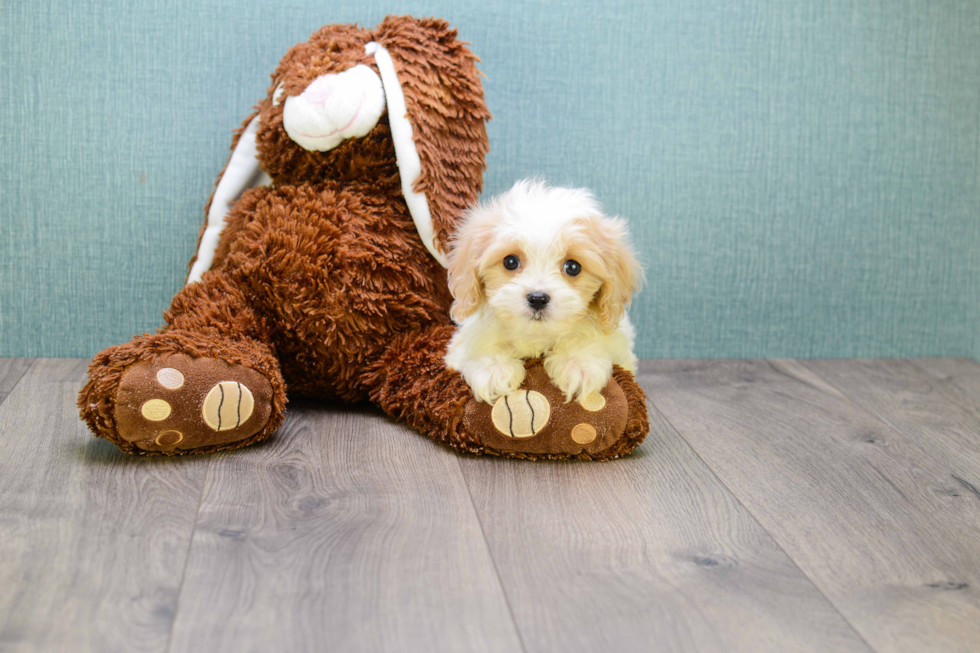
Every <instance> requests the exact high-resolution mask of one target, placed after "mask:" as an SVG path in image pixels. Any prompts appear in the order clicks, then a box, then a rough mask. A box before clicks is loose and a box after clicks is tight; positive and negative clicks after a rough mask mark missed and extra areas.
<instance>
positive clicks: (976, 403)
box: [911, 358, 980, 418]
mask: <svg viewBox="0 0 980 653" xmlns="http://www.w3.org/2000/svg"><path fill="white" fill-rule="evenodd" d="M911 360H912V363H913V364H914V365H916V366H917V367H919V368H920V369H922V370H924V371H925V372H927V373H929V374H931V375H932V376H934V377H935V378H936V379H938V380H939V385H938V387H939V389H940V390H941V391H942V392H943V393H945V394H946V396H947V397H949V398H950V399H951V400H953V401H955V402H956V403H958V404H959V405H960V406H962V407H963V408H965V409H967V410H969V411H970V412H972V413H973V414H974V415H976V416H977V417H978V418H980V364H978V363H977V362H976V361H974V360H972V359H969V358H914V359H911Z"/></svg>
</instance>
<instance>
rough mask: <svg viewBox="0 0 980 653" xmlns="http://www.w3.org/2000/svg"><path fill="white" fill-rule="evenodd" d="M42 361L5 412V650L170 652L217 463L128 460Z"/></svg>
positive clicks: (79, 375)
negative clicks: (198, 518)
mask: <svg viewBox="0 0 980 653" xmlns="http://www.w3.org/2000/svg"><path fill="white" fill-rule="evenodd" d="M85 366H86V361H82V360H69V359H61V360H57V359H52V360H37V361H35V363H34V365H33V366H32V367H31V369H30V370H29V371H28V372H27V374H25V375H24V377H23V378H22V379H21V381H20V383H18V384H17V386H16V387H15V388H14V390H13V391H12V392H11V393H10V395H9V396H8V397H7V400H6V401H5V402H4V403H3V405H2V406H0V561H2V562H0V588H3V589H2V591H0V649H3V650H4V651H163V650H165V649H166V644H167V638H168V635H169V633H170V626H171V623H172V617H173V612H174V608H175V605H176V600H177V593H178V592H177V590H178V586H179V581H180V576H181V571H182V570H183V567H184V562H185V560H186V555H187V550H188V544H189V542H190V535H191V532H192V529H193V524H194V513H195V510H196V508H197V504H198V502H199V499H200V495H201V489H202V487H203V482H204V473H205V467H206V460H204V459H197V460H182V461H177V460H166V459H159V458H158V459H144V458H135V457H131V456H126V455H124V454H121V453H119V452H118V450H117V449H116V448H115V447H114V446H113V445H111V444H109V443H107V442H105V441H101V440H95V439H94V438H93V437H92V436H91V434H90V433H89V432H88V430H87V429H86V428H85V426H84V424H82V422H81V421H80V420H79V418H78V412H77V409H76V408H75V397H76V395H77V393H78V389H79V387H80V386H81V383H82V379H83V377H84V373H85Z"/></svg>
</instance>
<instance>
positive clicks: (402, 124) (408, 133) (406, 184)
mask: <svg viewBox="0 0 980 653" xmlns="http://www.w3.org/2000/svg"><path fill="white" fill-rule="evenodd" d="M364 51H365V52H366V53H367V54H373V55H374V61H375V63H377V64H378V71H379V72H380V73H381V83H382V85H383V86H384V89H385V96H386V99H387V101H388V123H389V125H390V127H391V139H392V141H394V143H395V159H396V160H397V162H398V174H399V176H400V177H401V179H402V194H403V195H404V196H405V203H406V204H408V212H409V213H410V214H411V216H412V221H413V222H414V223H415V229H416V230H417V231H418V232H419V237H420V238H421V239H422V244H423V245H425V248H426V249H427V250H429V253H430V254H432V258H434V259H435V260H437V261H439V264H440V265H441V266H442V267H444V268H445V267H449V264H448V263H447V261H446V255H445V254H443V253H442V252H440V251H439V248H438V246H437V245H436V230H435V226H434V225H433V224H432V214H431V213H430V212H429V200H428V199H427V198H426V196H425V193H416V192H415V191H414V190H412V186H413V185H414V184H415V180H416V179H418V178H419V175H420V174H422V161H421V159H419V151H418V148H416V147H415V140H414V139H413V138H412V133H413V132H412V123H411V122H409V120H408V109H406V107H405V94H404V92H402V85H401V82H399V81H398V75H397V74H396V73H395V64H394V62H392V60H391V55H390V54H388V51H387V50H385V49H384V48H383V47H382V46H381V44H380V43H378V42H377V41H371V42H370V43H368V44H367V45H366V46H365V47H364Z"/></svg>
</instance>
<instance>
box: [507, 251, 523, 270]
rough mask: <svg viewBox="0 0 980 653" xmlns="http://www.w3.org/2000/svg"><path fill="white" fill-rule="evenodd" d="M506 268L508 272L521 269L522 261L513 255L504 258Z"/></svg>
mask: <svg viewBox="0 0 980 653" xmlns="http://www.w3.org/2000/svg"><path fill="white" fill-rule="evenodd" d="M504 267H505V268H507V269H508V270H516V269H517V268H519V267H521V259H519V258H517V257H516V256H514V255H513V254H511V255H510V256H505V257H504Z"/></svg>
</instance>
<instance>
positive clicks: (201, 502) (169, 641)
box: [163, 457, 214, 653]
mask: <svg viewBox="0 0 980 653" xmlns="http://www.w3.org/2000/svg"><path fill="white" fill-rule="evenodd" d="M213 460H214V458H213V457H211V458H208V467H207V469H206V470H205V472H204V481H203V482H202V483H201V496H200V497H198V499H197V509H196V510H195V511H194V525H193V526H192V527H191V535H190V538H188V542H187V555H185V556H184V568H183V569H182V570H181V571H180V583H179V584H178V585H177V600H176V601H174V616H173V619H171V620H170V632H169V633H168V634H167V646H166V648H164V649H163V650H164V651H165V653H170V648H171V646H173V639H174V628H175V627H176V626H177V617H178V616H179V615H180V597H181V596H183V594H184V581H185V580H186V579H187V568H188V567H190V564H191V553H192V551H193V549H194V535H196V534H197V525H198V523H199V522H200V521H201V506H203V505H204V493H205V492H206V491H207V489H208V479H209V478H210V477H211V464H212V461H213ZM178 464H179V463H178Z"/></svg>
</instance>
